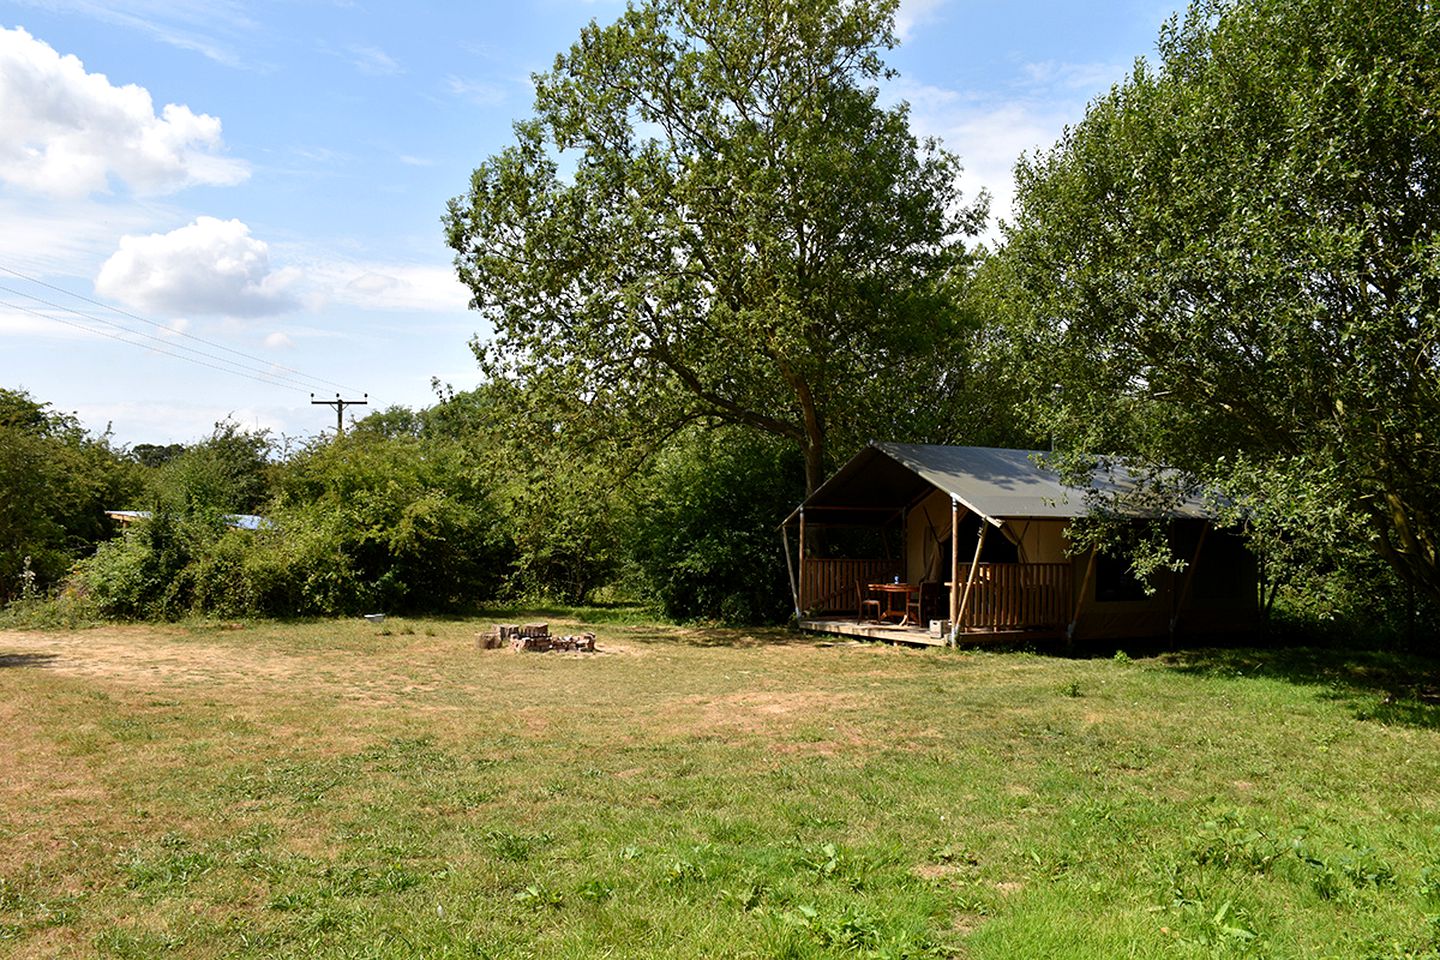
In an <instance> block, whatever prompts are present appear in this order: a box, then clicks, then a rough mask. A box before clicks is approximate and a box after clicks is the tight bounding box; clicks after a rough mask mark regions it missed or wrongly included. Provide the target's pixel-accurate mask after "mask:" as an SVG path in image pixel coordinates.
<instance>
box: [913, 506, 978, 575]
mask: <svg viewBox="0 0 1440 960" xmlns="http://www.w3.org/2000/svg"><path fill="white" fill-rule="evenodd" d="M966 512H967V511H966V510H965V508H964V507H961V508H960V516H961V517H964V516H965V514H966ZM949 539H950V496H949V494H947V493H944V492H942V491H940V490H933V489H932V490H931V491H930V493H929V495H928V496H926V497H925V498H924V499H923V500H921V501H920V502H919V503H917V504H916V505H915V506H914V508H912V509H911V510H910V512H909V513H908V514H907V515H906V517H905V579H906V580H908V581H910V582H911V583H920V582H921V581H923V580H927V579H938V580H939V581H940V582H941V583H943V582H944V581H946V580H949V579H950V554H949V552H948V550H947V551H945V553H944V556H942V557H940V563H939V567H938V569H939V577H938V578H931V577H930V576H929V574H930V573H931V572H932V564H934V562H935V557H936V555H937V554H936V551H938V550H939V549H940V545H941V544H943V543H945V542H946V541H948V540H949ZM972 548H973V544H972Z"/></svg>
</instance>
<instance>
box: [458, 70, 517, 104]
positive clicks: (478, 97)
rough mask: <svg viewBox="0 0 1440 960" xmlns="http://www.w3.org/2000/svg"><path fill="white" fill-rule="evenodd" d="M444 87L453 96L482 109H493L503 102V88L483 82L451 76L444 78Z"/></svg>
mask: <svg viewBox="0 0 1440 960" xmlns="http://www.w3.org/2000/svg"><path fill="white" fill-rule="evenodd" d="M445 87H446V89H448V90H449V91H450V92H451V93H452V94H453V95H455V96H457V97H460V98H462V99H465V100H469V101H470V102H471V103H474V104H478V105H480V106H482V107H493V106H495V105H496V104H498V103H503V102H504V100H505V90H504V88H502V87H500V86H497V85H496V84H493V83H488V82H486V81H484V80H471V79H468V78H466V77H457V76H455V75H454V74H451V75H449V76H447V77H446V78H445Z"/></svg>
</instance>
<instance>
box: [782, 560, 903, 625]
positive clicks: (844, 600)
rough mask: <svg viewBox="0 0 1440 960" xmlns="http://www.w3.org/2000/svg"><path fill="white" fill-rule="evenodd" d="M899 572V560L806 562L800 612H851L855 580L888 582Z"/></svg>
mask: <svg viewBox="0 0 1440 960" xmlns="http://www.w3.org/2000/svg"><path fill="white" fill-rule="evenodd" d="M900 572H901V571H900V561H899V560H806V561H805V566H804V569H803V570H802V571H801V574H802V577H803V579H802V582H801V584H800V609H801V610H804V611H805V612H806V613H833V612H835V611H837V610H850V611H853V610H854V609H855V606H856V605H855V581H857V580H859V581H862V582H864V583H873V582H877V581H880V580H890V579H893V578H894V577H895V576H896V575H897V574H899V573H900Z"/></svg>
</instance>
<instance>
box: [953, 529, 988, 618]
mask: <svg viewBox="0 0 1440 960" xmlns="http://www.w3.org/2000/svg"><path fill="white" fill-rule="evenodd" d="M977 516H978V514H977ZM989 531H990V524H989V522H988V521H987V520H986V519H985V518H984V517H980V536H978V537H976V538H975V559H974V560H971V561H970V574H969V576H967V577H966V578H965V595H964V596H963V597H961V598H960V610H959V612H958V613H956V614H955V629H956V630H957V631H958V630H959V629H960V621H961V620H963V619H964V618H965V608H966V607H967V606H969V604H970V588H971V587H973V586H974V585H975V571H977V570H979V569H980V549H981V548H982V547H984V546H985V534H986V533H988V532H989Z"/></svg>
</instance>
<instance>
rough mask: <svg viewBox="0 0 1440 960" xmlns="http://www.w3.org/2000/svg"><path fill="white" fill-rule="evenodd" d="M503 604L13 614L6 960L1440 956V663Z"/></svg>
mask: <svg viewBox="0 0 1440 960" xmlns="http://www.w3.org/2000/svg"><path fill="white" fill-rule="evenodd" d="M560 612H561V613H565V614H568V615H569V616H570V617H571V618H572V622H579V621H580V617H579V616H577V612H576V611H560ZM537 614H538V615H539V616H540V618H541V619H543V618H544V614H545V612H544V611H540V612H537V611H504V612H502V615H501V616H500V617H498V618H497V619H504V620H515V621H520V622H523V621H524V620H528V619H532V618H534V617H535V616H536V615H537ZM489 622H491V621H488V620H487V621H460V620H422V619H407V618H390V619H388V620H387V621H386V622H385V623H384V624H383V625H379V626H373V625H370V624H366V623H364V622H362V621H345V622H319V623H303V624H290V625H282V624H208V625H207V624H192V625H187V626H181V627H154V628H149V627H129V628H97V629H93V630H80V631H74V632H62V633H42V632H26V633H5V634H0V722H3V723H4V726H5V729H6V740H7V743H8V744H12V745H14V747H13V749H12V750H10V751H7V752H8V754H9V755H8V756H5V757H3V758H0V955H13V956H18V957H30V956H34V957H42V956H43V957H51V956H97V955H98V956H103V957H153V956H157V955H173V956H186V957H192V956H193V957H277V958H278V957H297V958H298V957H336V958H341V957H344V958H351V957H496V958H500V957H507V958H508V957H515V958H519V957H537V958H539V957H591V956H593V957H656V958H659V957H667V958H668V957H694V958H701V957H757V958H759V957H766V958H768V957H793V958H810V957H873V958H884V957H896V958H901V957H964V958H977V960H978V958H1001V957H1003V958H1010V957H1014V958H1030V957H1075V958H1093V957H1166V958H1169V957H1195V958H1212V957H1264V958H1285V957H1294V958H1301V957H1304V958H1312V957H1322V958H1323V957H1334V958H1346V960H1352V958H1360V960H1367V958H1375V960H1379V958H1386V960H1395V958H1403V957H1413V958H1422V957H1423V958H1440V919H1437V918H1440V705H1437V702H1436V701H1437V699H1440V698H1437V697H1436V696H1435V688H1436V674H1435V665H1434V664H1432V663H1427V662H1422V661H1414V660H1402V659H1398V658H1394V657H1387V656H1382V655H1378V654H1356V655H1352V656H1342V655H1339V654H1335V653H1326V652H1318V651H1312V650H1300V651H1283V652H1266V651H1255V650H1230V651H1200V652H1196V653H1190V654H1184V655H1170V656H1166V657H1161V658H1144V657H1139V656H1134V655H1133V651H1132V656H1127V657H1119V656H1117V657H1115V658H1113V659H1094V660H1064V659H1054V658H1046V657H1039V656H1035V655H1030V654H1021V653H1007V654H991V653H959V652H951V651H943V650H933V651H908V650H897V649H892V648H886V647H878V646H857V645H845V644H841V645H835V646H825V647H821V646H816V645H815V644H814V643H812V642H810V641H809V640H807V639H804V638H801V637H797V636H796V635H794V634H789V633H786V632H783V631H778V630H777V631H748V632H747V631H734V630H724V629H719V628H715V629H687V628H677V627H668V626H657V625H653V624H648V623H645V622H643V621H641V620H639V619H638V618H636V617H633V616H629V615H616V617H615V619H613V620H611V621H608V622H606V621H603V620H600V619H598V618H590V617H587V618H586V622H589V623H595V624H597V627H596V629H597V631H598V632H599V634H600V646H601V648H602V649H603V650H608V651H609V652H608V653H603V654H601V655H598V656H595V657H588V658H587V657H583V656H561V655H517V654H512V653H510V652H508V651H486V652H481V651H477V650H476V649H475V648H474V646H473V635H474V634H475V633H476V632H477V631H479V630H481V629H483V628H484V627H485V626H488V624H489ZM552 624H553V625H554V626H556V627H559V626H561V624H559V623H556V622H554V621H553V620H552ZM566 625H567V626H568V625H569V624H568V623H567V624H566Z"/></svg>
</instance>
